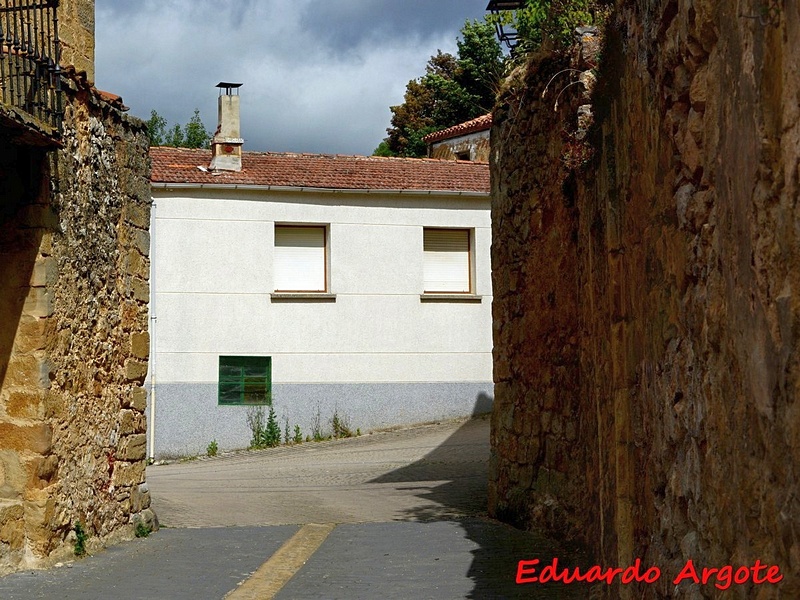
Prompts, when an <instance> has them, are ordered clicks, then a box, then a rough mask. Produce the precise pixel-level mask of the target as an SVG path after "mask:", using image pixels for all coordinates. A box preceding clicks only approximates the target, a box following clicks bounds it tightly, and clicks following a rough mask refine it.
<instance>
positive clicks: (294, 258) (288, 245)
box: [273, 225, 328, 292]
mask: <svg viewBox="0 0 800 600" xmlns="http://www.w3.org/2000/svg"><path fill="white" fill-rule="evenodd" d="M326 235H327V231H326V228H325V227H324V226H321V225H320V226H316V225H315V226H299V225H275V253H274V271H273V274H274V284H275V291H276V292H326V291H327V290H328V281H327V268H326V256H325V252H326V249H325V247H326Z"/></svg>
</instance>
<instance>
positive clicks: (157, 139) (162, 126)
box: [146, 110, 167, 146]
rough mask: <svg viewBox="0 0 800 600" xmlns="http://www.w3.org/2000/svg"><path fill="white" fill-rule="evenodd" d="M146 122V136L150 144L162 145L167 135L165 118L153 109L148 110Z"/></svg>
mask: <svg viewBox="0 0 800 600" xmlns="http://www.w3.org/2000/svg"><path fill="white" fill-rule="evenodd" d="M146 123H147V136H148V137H149V138H150V145H151V146H163V145H164V142H165V140H166V137H167V120H166V119H165V118H164V117H162V116H161V115H159V114H158V113H157V112H156V111H155V110H151V111H150V118H149V119H148V120H147V121H146Z"/></svg>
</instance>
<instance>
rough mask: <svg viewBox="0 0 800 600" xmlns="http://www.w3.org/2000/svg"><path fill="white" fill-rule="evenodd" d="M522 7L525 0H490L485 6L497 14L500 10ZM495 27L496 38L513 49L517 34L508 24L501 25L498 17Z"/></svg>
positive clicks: (517, 40)
mask: <svg viewBox="0 0 800 600" xmlns="http://www.w3.org/2000/svg"><path fill="white" fill-rule="evenodd" d="M522 8H525V0H490V1H489V4H488V5H487V6H486V10H487V11H489V12H491V13H492V14H493V15H498V16H499V15H500V11H505V10H520V9H522ZM495 29H497V38H498V39H499V40H500V42H501V43H504V44H505V45H506V46H508V48H509V50H511V51H513V50H514V48H515V47H516V45H517V44H518V43H519V34H518V33H517V32H516V31H515V30H514V29H513V28H511V27H510V26H508V25H506V26H503V24H502V23H501V21H500V19H498V20H497V21H496V22H495Z"/></svg>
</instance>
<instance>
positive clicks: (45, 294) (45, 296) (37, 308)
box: [22, 287, 53, 317]
mask: <svg viewBox="0 0 800 600" xmlns="http://www.w3.org/2000/svg"><path fill="white" fill-rule="evenodd" d="M22 313H23V314H24V315H27V316H29V317H49V316H50V315H52V314H53V296H52V294H50V291H49V290H48V289H47V288H41V287H35V288H31V289H30V291H29V292H28V295H27V297H26V298H25V305H24V306H23V307H22Z"/></svg>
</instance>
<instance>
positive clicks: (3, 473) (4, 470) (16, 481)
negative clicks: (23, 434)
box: [0, 450, 27, 500]
mask: <svg viewBox="0 0 800 600" xmlns="http://www.w3.org/2000/svg"><path fill="white" fill-rule="evenodd" d="M26 483H27V473H26V472H25V468H24V467H23V466H22V463H21V462H20V459H19V454H18V453H17V452H15V451H13V450H0V499H5V500H10V499H15V498H19V497H20V496H21V495H22V492H23V490H24V489H25V485H26Z"/></svg>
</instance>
